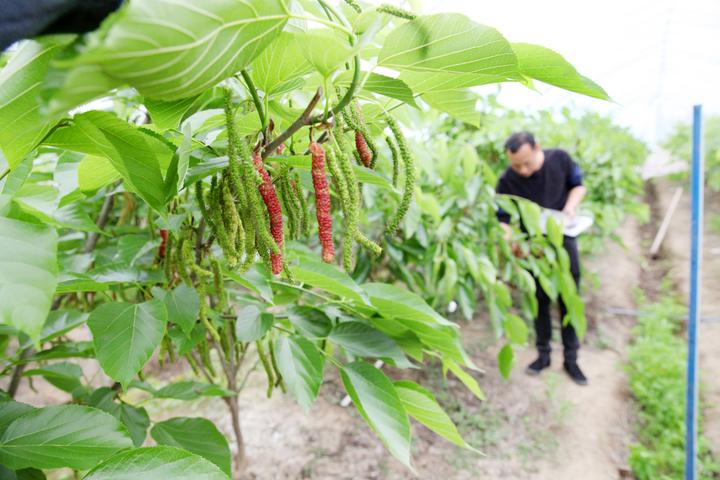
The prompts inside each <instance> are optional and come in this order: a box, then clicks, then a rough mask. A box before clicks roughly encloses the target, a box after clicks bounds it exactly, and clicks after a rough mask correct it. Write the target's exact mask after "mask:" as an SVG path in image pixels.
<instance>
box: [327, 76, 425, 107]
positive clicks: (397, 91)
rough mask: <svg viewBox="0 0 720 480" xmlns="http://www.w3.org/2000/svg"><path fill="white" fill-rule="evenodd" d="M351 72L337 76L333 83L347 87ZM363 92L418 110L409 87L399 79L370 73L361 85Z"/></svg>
mask: <svg viewBox="0 0 720 480" xmlns="http://www.w3.org/2000/svg"><path fill="white" fill-rule="evenodd" d="M360 75H361V77H363V76H365V75H367V74H366V72H362V73H361V74H360ZM352 77H353V72H351V71H347V72H343V73H342V74H340V75H338V76H337V78H336V79H335V80H334V82H333V83H335V85H337V86H341V87H349V86H350V82H351V81H352ZM363 90H365V91H368V92H372V93H377V94H379V95H383V96H386V97H388V98H394V99H396V100H400V101H401V102H405V103H407V104H408V105H410V106H412V107H415V108H418V105H417V103H416V102H415V95H414V94H413V91H412V90H410V87H408V85H407V84H406V83H405V82H403V81H402V80H401V79H399V78H392V77H388V76H386V75H380V74H379V73H370V74H369V75H368V76H367V80H365V83H364V84H363Z"/></svg>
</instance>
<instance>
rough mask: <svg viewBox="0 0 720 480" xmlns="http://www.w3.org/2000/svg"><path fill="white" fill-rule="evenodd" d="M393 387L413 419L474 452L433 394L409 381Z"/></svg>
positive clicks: (396, 383)
mask: <svg viewBox="0 0 720 480" xmlns="http://www.w3.org/2000/svg"><path fill="white" fill-rule="evenodd" d="M393 386H394V387H395V391H396V392H397V394H398V396H399V397H400V401H401V402H402V404H403V406H404V407H405V410H406V411H407V413H408V414H409V415H410V416H411V417H413V418H414V419H415V420H417V421H418V422H420V423H422V424H423V425H425V426H426V427H428V428H429V429H430V430H432V431H433V432H435V433H437V434H438V435H440V436H441V437H443V438H446V439H447V440H449V441H451V442H452V443H454V444H455V445H458V446H460V447H463V448H467V449H470V450H474V449H473V448H472V447H471V446H470V445H468V444H467V442H466V441H465V440H464V439H463V438H462V437H461V436H460V432H458V430H457V427H455V424H454V423H453V421H452V419H450V417H449V416H448V414H447V413H445V411H444V410H443V409H442V407H441V406H440V405H439V404H438V403H437V400H435V397H434V396H433V394H432V393H430V392H429V391H428V390H426V389H424V388H423V387H421V386H420V385H418V384H417V383H415V382H411V381H409V380H399V381H397V382H395V383H394V384H393Z"/></svg>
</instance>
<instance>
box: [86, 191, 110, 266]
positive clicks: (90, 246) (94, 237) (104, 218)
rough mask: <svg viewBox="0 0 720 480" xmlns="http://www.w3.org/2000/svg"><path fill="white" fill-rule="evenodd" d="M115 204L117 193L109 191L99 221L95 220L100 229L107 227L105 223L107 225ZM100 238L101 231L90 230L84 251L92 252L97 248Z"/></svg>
mask: <svg viewBox="0 0 720 480" xmlns="http://www.w3.org/2000/svg"><path fill="white" fill-rule="evenodd" d="M114 204H115V195H113V194H111V193H109V194H108V195H107V197H105V201H104V202H103V205H102V208H101V209H100V215H99V216H98V219H97V222H95V224H96V225H97V227H98V229H99V230H102V229H103V228H105V225H107V222H108V219H109V218H110V212H111V211H112V209H113V205H114ZM98 238H100V233H98V232H90V235H88V238H87V241H86V242H85V246H84V247H83V249H82V251H83V253H90V252H92V251H93V250H95V245H97V241H98Z"/></svg>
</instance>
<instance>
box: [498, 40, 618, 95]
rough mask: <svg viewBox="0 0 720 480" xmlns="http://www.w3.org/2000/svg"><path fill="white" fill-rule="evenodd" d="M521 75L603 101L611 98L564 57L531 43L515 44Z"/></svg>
mask: <svg viewBox="0 0 720 480" xmlns="http://www.w3.org/2000/svg"><path fill="white" fill-rule="evenodd" d="M512 49H513V50H514V51H515V55H517V61H518V68H519V69H520V73H522V74H523V75H526V76H528V77H531V78H534V79H536V80H540V81H541V82H544V83H548V84H550V85H554V86H556V87H560V88H564V89H565V90H570V91H571V92H577V93H582V94H583V95H587V96H589V97H595V98H599V99H601V100H610V97H609V96H608V94H607V93H606V92H605V90H603V89H602V87H601V86H600V85H598V84H597V83H595V82H593V81H592V80H590V79H589V78H587V77H584V76H582V75H580V74H579V73H578V71H577V70H575V67H573V66H572V65H571V64H570V63H569V62H568V61H567V60H565V59H564V58H563V57H562V55H560V54H559V53H557V52H554V51H553V50H550V49H549V48H545V47H541V46H539V45H532V44H529V43H513V44H512Z"/></svg>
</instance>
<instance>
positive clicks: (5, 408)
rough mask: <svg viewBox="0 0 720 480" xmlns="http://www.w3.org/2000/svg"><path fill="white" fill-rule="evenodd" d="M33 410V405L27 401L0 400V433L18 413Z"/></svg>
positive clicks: (21, 413)
mask: <svg viewBox="0 0 720 480" xmlns="http://www.w3.org/2000/svg"><path fill="white" fill-rule="evenodd" d="M31 410H35V407H33V406H32V405H28V404H27V403H21V402H16V401H15V400H4V401H0V434H2V433H3V432H4V431H5V429H6V428H7V426H8V425H9V424H10V423H11V422H12V421H13V420H15V419H16V418H17V417H19V416H20V415H24V414H25V413H27V412H29V411H31Z"/></svg>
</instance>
